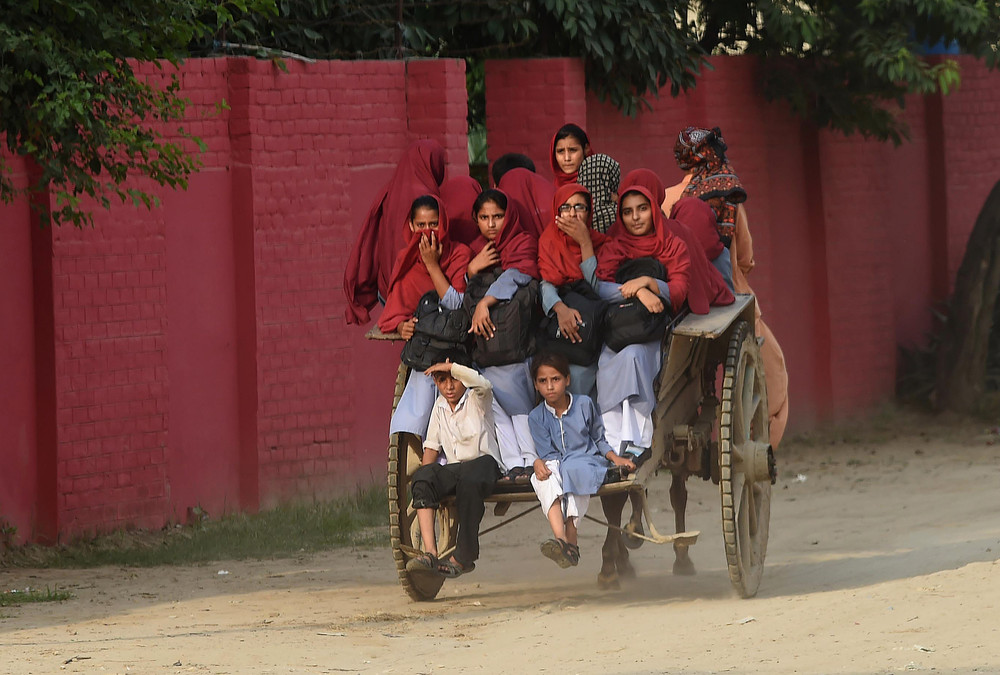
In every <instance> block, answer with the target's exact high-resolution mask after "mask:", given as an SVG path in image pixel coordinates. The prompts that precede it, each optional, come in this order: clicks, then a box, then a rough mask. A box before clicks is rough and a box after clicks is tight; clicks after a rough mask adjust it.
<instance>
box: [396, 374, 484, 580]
mask: <svg viewBox="0 0 1000 675" xmlns="http://www.w3.org/2000/svg"><path fill="white" fill-rule="evenodd" d="M425 372H426V374H427V375H429V376H431V377H432V378H433V379H434V384H436V385H437V388H438V392H439V396H438V397H437V399H436V400H435V401H434V408H433V410H432V411H431V419H430V423H429V424H428V426H427V438H426V439H425V440H424V454H423V461H422V466H421V467H420V468H419V469H417V471H416V473H414V474H413V480H412V485H411V491H412V494H413V507H414V508H415V509H416V510H417V521H418V522H419V524H420V538H421V540H422V541H423V548H424V553H422V554H421V555H418V556H417V557H415V558H413V559H411V560H410V561H409V562H408V563H407V564H406V569H407V570H409V571H411V572H416V571H422V572H436V573H438V574H441V575H442V576H445V577H448V578H454V577H458V576H461V575H462V574H466V573H468V572H471V571H472V570H474V569H475V568H476V560H477V559H478V558H479V523H480V522H481V521H482V519H483V514H484V513H485V512H486V506H485V504H484V503H483V500H484V499H485V498H486V497H488V496H489V495H491V494H493V490H494V489H495V488H496V482H497V479H499V478H500V476H502V475H503V463H502V461H501V459H500V448H499V446H498V445H497V439H496V425H495V424H494V420H493V387H492V385H490V382H489V380H487V379H486V378H485V377H483V376H482V375H480V374H479V373H477V372H476V371H475V370H473V369H472V368H469V367H467V366H463V365H461V364H459V363H452V362H451V361H450V360H447V361H445V362H444V363H435V364H434V365H433V366H431V367H430V368H428V369H427V370H426V371H425ZM451 495H455V505H456V507H457V509H458V541H457V546H456V548H455V553H454V554H453V555H452V556H451V557H450V558H449V559H448V560H438V559H437V541H436V538H435V536H434V514H435V512H436V511H437V509H438V506H439V504H440V503H441V500H443V499H444V498H446V497H449V496H451Z"/></svg>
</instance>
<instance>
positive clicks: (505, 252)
mask: <svg viewBox="0 0 1000 675" xmlns="http://www.w3.org/2000/svg"><path fill="white" fill-rule="evenodd" d="M504 196H505V197H507V211H506V212H505V213H504V219H503V227H502V228H501V229H500V233H499V234H498V235H497V238H496V240H495V241H494V242H493V245H494V247H496V250H497V253H499V254H500V267H502V268H503V269H504V270H509V269H511V268H514V269H516V270H517V271H518V272H523V273H524V274H527V275H528V276H529V277H532V278H533V279H538V278H539V277H541V273H540V272H539V271H538V240H537V239H535V237H533V236H532V235H531V234H529V233H528V232H526V231H525V229H524V225H523V224H522V222H521V207H520V206H519V205H518V204H517V202H515V201H514V200H513V199H511V198H510V196H509V195H506V194H505V195H504ZM477 229H478V227H477ZM486 243H487V239H486V237H484V236H482V235H479V236H478V237H476V239H475V240H474V241H473V242H472V245H471V248H472V254H473V255H476V254H478V253H479V252H480V251H482V250H483V247H484V246H486Z"/></svg>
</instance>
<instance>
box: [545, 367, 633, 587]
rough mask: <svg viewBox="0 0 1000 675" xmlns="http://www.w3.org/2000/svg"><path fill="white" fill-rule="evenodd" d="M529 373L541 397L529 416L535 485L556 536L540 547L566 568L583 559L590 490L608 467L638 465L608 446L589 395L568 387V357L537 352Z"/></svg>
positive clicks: (605, 473)
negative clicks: (582, 533) (534, 453)
mask: <svg viewBox="0 0 1000 675" xmlns="http://www.w3.org/2000/svg"><path fill="white" fill-rule="evenodd" d="M531 375H532V378H533V379H534V382H535V389H536V390H537V391H538V394H539V395H540V396H541V398H542V402H541V403H539V404H538V406H537V407H536V408H535V409H534V410H532V411H531V414H530V415H529V416H528V421H529V423H530V425H531V435H532V437H533V438H534V441H535V450H536V451H537V452H538V459H536V460H535V463H534V469H535V471H534V474H533V475H532V476H531V486H532V487H533V488H534V489H535V494H536V495H537V496H538V501H539V502H540V503H541V506H542V511H544V513H545V515H546V518H547V519H548V521H549V525H550V527H551V528H552V534H553V537H554V538H553V539H548V540H546V541H544V542H542V545H541V551H542V555H544V556H545V557H546V558H549V559H550V560H553V561H555V563H556V564H557V565H559V567H561V568H563V569H565V568H567V567H571V566H575V565H577V564H579V562H580V546H579V540H578V537H577V533H578V528H579V523H580V520H581V519H582V518H583V517H584V515H586V513H587V507H588V506H589V504H590V495H592V494H594V493H595V492H597V490H598V488H600V487H601V484H602V483H603V482H604V480H605V478H606V476H607V473H608V469H609V468H611V467H612V466H615V467H623V468H624V469H626V470H629V471H634V470H635V464H634V463H633V462H632V461H631V460H629V459H626V458H622V457H619V456H618V455H617V454H616V453H615V451H614V450H612V448H611V446H610V445H608V442H607V441H606V440H605V439H604V427H603V425H602V424H601V416H600V415H599V414H598V412H597V408H596V407H595V406H594V402H593V401H592V400H591V399H590V397H589V396H585V395H583V394H577V395H573V394H571V393H570V392H569V390H568V387H569V385H570V381H571V380H570V372H569V362H568V361H567V360H566V357H564V356H562V355H559V354H552V353H540V354H538V355H536V356H535V358H534V360H533V361H532V362H531Z"/></svg>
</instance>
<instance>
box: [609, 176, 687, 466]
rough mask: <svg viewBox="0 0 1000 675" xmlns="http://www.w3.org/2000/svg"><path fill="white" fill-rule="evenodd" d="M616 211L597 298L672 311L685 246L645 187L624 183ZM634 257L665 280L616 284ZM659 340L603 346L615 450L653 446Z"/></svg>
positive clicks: (681, 285) (681, 292)
mask: <svg viewBox="0 0 1000 675" xmlns="http://www.w3.org/2000/svg"><path fill="white" fill-rule="evenodd" d="M619 215H620V218H621V221H620V222H619V223H616V224H615V226H614V228H612V236H611V238H610V239H609V240H608V241H607V243H605V245H604V247H603V248H602V249H601V253H600V256H599V258H598V266H597V277H598V279H600V280H601V281H600V283H599V286H598V290H599V291H600V294H601V297H602V298H604V299H606V300H609V301H612V302H621V301H622V300H623V299H628V298H636V299H638V300H639V301H640V302H642V304H643V305H644V306H645V307H646V309H648V310H649V311H650V312H651V313H653V314H658V313H660V312H663V311H666V310H667V309H671V310H672V312H673V313H675V314H676V313H677V312H678V311H679V310H680V309H681V307H682V306H683V305H684V302H685V300H686V299H687V293H688V279H689V273H690V272H689V270H690V266H691V262H690V258H689V255H688V250H687V246H685V244H684V242H682V241H681V240H680V239H679V238H677V237H675V236H673V235H672V234H670V232H669V231H668V230H667V227H666V222H665V221H666V218H665V217H664V216H663V212H662V211H660V209H659V202H658V200H655V199H654V197H653V195H652V193H650V191H649V190H647V189H646V188H645V187H643V186H631V187H622V192H621V195H620V199H619ZM637 258H654V259H655V260H657V261H658V262H660V263H661V264H662V265H663V266H664V268H665V269H666V275H667V279H666V280H665V281H664V280H661V279H655V278H653V277H650V276H641V277H638V278H636V279H631V280H628V281H626V282H625V283H622V284H618V283H616V282H615V281H614V279H615V274H616V272H618V268H619V267H620V266H621V265H622V264H623V263H625V262H627V261H630V260H635V259H637ZM664 303H668V304H667V305H666V306H665V305H664ZM660 342H661V341H660V340H659V339H657V340H653V341H650V342H646V343H641V344H631V345H628V346H626V347H624V348H623V349H622V350H621V351H618V352H615V351H613V350H612V349H611V348H609V347H607V346H605V347H604V348H603V349H602V350H601V357H600V359H599V361H598V369H597V392H598V399H597V402H598V405H599V406H600V409H601V413H602V417H603V421H604V427H605V435H606V438H607V440H608V443H610V444H611V447H612V448H614V449H615V451H616V452H620V453H627V454H630V455H634V456H637V457H638V456H641V455H642V454H643V453H644V452H645V450H646V449H648V448H649V447H651V445H652V439H653V421H652V414H653V408H654V407H655V405H656V396H655V394H654V392H653V380H654V379H655V377H656V374H657V373H658V372H659V371H660Z"/></svg>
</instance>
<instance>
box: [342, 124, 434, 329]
mask: <svg viewBox="0 0 1000 675" xmlns="http://www.w3.org/2000/svg"><path fill="white" fill-rule="evenodd" d="M444 170H445V152H444V148H443V147H441V144H440V143H438V142H437V141H433V140H429V139H425V140H422V141H417V142H415V143H413V144H412V145H411V146H410V147H409V148H407V150H406V152H405V153H404V155H403V157H402V159H400V161H399V165H398V166H397V167H396V172H395V173H394V174H393V176H392V179H391V180H390V181H389V183H388V184H387V185H386V186H385V187H384V188H382V191H381V192H380V193H379V194H378V196H377V197H376V198H375V202H374V203H373V204H372V207H371V210H370V211H369V212H368V216H367V217H366V218H365V222H364V223H362V224H361V230H360V231H359V232H358V238H357V239H356V240H355V242H354V247H353V248H352V249H351V252H350V254H349V256H348V258H347V267H346V269H345V270H344V295H345V296H346V298H347V312H346V318H347V323H357V324H365V323H368V320H369V318H370V314H369V310H371V308H372V307H374V306H375V303H377V302H378V301H379V300H380V299H385V298H386V296H387V294H388V292H389V275H390V273H391V272H392V264H393V261H394V260H395V258H396V253H397V252H398V251H399V250H400V249H402V248H403V246H404V245H405V243H406V240H407V236H408V235H407V231H406V222H407V221H406V217H407V214H408V213H409V211H410V205H411V204H412V202H413V200H414V199H416V198H417V197H419V196H420V195H436V194H438V186H440V185H441V182H442V181H443V180H444Z"/></svg>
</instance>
